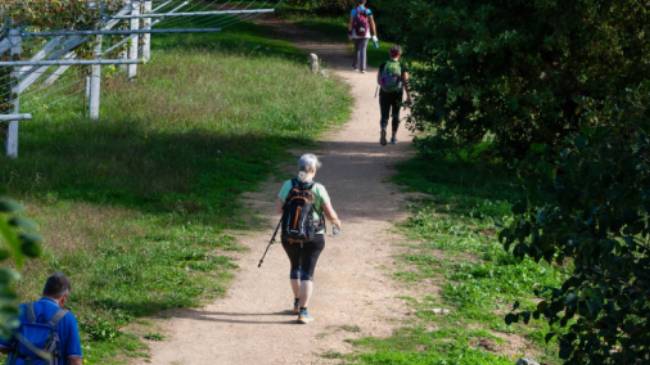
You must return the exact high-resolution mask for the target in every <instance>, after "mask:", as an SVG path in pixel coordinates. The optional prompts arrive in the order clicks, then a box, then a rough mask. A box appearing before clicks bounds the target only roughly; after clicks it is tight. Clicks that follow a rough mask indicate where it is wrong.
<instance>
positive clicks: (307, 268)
mask: <svg viewBox="0 0 650 365" xmlns="http://www.w3.org/2000/svg"><path fill="white" fill-rule="evenodd" d="M282 247H284V251H285V252H286V253H287V256H289V261H291V271H290V273H289V277H290V278H291V279H294V280H302V281H307V280H313V279H314V270H315V269H316V262H318V256H320V253H321V252H323V249H324V248H325V235H322V234H317V235H316V237H314V240H313V241H309V242H305V243H304V244H302V245H301V244H299V243H288V242H286V241H284V240H283V241H282Z"/></svg>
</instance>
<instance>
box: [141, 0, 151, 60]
mask: <svg viewBox="0 0 650 365" xmlns="http://www.w3.org/2000/svg"><path fill="white" fill-rule="evenodd" d="M151 11H152V2H151V0H145V1H144V4H143V5H142V12H143V13H144V14H150V13H151ZM142 26H143V28H144V29H151V18H144V19H143V21H142ZM142 58H143V59H144V60H145V62H149V60H150V59H151V33H145V34H144V35H143V36H142Z"/></svg>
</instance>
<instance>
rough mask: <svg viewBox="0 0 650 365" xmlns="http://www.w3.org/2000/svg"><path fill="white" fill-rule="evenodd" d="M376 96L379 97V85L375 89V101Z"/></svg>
mask: <svg viewBox="0 0 650 365" xmlns="http://www.w3.org/2000/svg"><path fill="white" fill-rule="evenodd" d="M377 95H379V85H377V88H376V89H375V99H377Z"/></svg>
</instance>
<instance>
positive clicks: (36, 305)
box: [0, 273, 83, 365]
mask: <svg viewBox="0 0 650 365" xmlns="http://www.w3.org/2000/svg"><path fill="white" fill-rule="evenodd" d="M70 290H71V286H70V281H69V280H68V278H67V277H66V276H65V275H64V274H62V273H55V274H53V275H52V276H50V277H49V278H48V279H47V281H46V282H45V287H44V288H43V297H42V298H41V299H39V300H37V301H36V302H33V303H25V304H21V305H20V315H19V320H20V325H21V326H23V325H24V324H25V323H28V318H29V317H30V316H31V315H33V317H34V319H35V322H36V323H43V324H47V323H48V322H50V321H54V320H56V318H54V317H56V316H60V317H61V318H60V319H58V321H56V326H55V328H56V333H57V334H58V337H59V348H58V353H59V354H60V356H59V359H60V360H59V362H58V363H57V364H56V365H82V363H83V360H82V353H81V339H80V337H79V328H78V325H77V319H76V318H75V316H74V314H72V312H70V311H67V310H65V311H62V309H63V308H64V307H65V303H66V302H67V301H68V297H69V296H70ZM32 308H33V313H32V314H31V315H30V312H31V310H32ZM17 345H18V342H17V341H16V339H15V338H12V339H10V340H4V339H0V352H2V353H4V354H8V355H9V358H10V359H12V360H13V362H11V361H10V362H9V364H12V363H13V364H16V365H22V364H26V362H25V360H24V359H21V358H20V355H18V354H17V347H18V346H17Z"/></svg>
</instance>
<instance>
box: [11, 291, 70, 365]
mask: <svg viewBox="0 0 650 365" xmlns="http://www.w3.org/2000/svg"><path fill="white" fill-rule="evenodd" d="M25 310H26V313H25V314H26V317H27V321H26V322H25V323H22V324H21V326H20V329H19V331H18V333H16V335H15V336H16V339H17V340H18V342H17V346H16V348H15V350H14V352H13V353H11V354H10V355H9V360H8V362H7V364H9V365H60V364H63V362H61V354H60V352H59V347H60V343H61V339H60V338H59V334H58V333H57V331H56V327H57V325H58V323H59V321H61V319H63V317H65V315H66V314H67V313H68V311H67V310H65V309H59V311H58V312H56V313H55V314H54V316H53V317H52V318H51V319H50V320H49V321H48V322H47V323H38V322H36V313H35V312H34V303H28V304H27V305H26V306H25Z"/></svg>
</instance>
